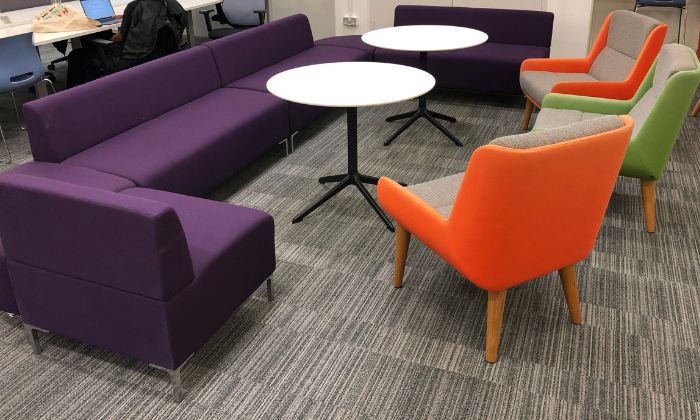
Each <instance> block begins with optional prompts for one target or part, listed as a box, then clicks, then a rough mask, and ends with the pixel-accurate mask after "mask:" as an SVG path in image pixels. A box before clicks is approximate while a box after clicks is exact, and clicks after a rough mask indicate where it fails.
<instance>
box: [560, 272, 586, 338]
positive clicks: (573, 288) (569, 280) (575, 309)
mask: <svg viewBox="0 0 700 420" xmlns="http://www.w3.org/2000/svg"><path fill="white" fill-rule="evenodd" d="M559 277H560V278H561V287H562V288H563V289H564V296H565V297H566V306H568V307H569V315H570V316H571V322H573V323H574V324H576V325H578V324H580V323H581V322H582V321H581V303H580V301H579V299H578V286H577V285H576V266H575V265H573V264H572V265H569V266H567V267H564V268H562V269H561V270H559Z"/></svg>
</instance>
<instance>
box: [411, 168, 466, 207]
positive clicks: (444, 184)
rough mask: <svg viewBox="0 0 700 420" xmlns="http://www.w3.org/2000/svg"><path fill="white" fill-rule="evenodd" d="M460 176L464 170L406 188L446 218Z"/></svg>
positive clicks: (453, 200)
mask: <svg viewBox="0 0 700 420" xmlns="http://www.w3.org/2000/svg"><path fill="white" fill-rule="evenodd" d="M462 178H464V172H461V173H458V174H454V175H450V176H446V177H444V178H438V179H434V180H432V181H428V182H424V183H422V184H416V185H411V186H409V187H407V188H408V190H409V191H411V192H412V193H414V194H415V195H417V196H418V197H420V198H421V199H422V200H423V201H425V202H426V203H428V204H430V205H431V206H432V207H433V208H435V210H437V211H438V213H440V214H441V215H443V216H444V217H445V218H448V217H449V216H450V212H451V211H452V205H453V204H454V202H455V200H456V199H457V192H458V191H459V186H460V185H461V184H462Z"/></svg>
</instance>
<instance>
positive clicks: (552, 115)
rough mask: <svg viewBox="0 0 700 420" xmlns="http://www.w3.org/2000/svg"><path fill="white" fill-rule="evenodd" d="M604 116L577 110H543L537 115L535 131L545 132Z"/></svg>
mask: <svg viewBox="0 0 700 420" xmlns="http://www.w3.org/2000/svg"><path fill="white" fill-rule="evenodd" d="M603 115H604V114H596V113H593V112H581V111H578V110H575V109H554V108H543V109H542V110H541V111H540V112H539V113H538V114H537V121H535V126H534V127H533V130H545V129H550V128H557V127H563V126H565V125H569V124H573V123H577V122H581V121H585V120H590V119H593V118H598V117H602V116H603Z"/></svg>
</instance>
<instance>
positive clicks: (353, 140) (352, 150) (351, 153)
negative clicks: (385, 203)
mask: <svg viewBox="0 0 700 420" xmlns="http://www.w3.org/2000/svg"><path fill="white" fill-rule="evenodd" d="M318 181H319V182H320V183H322V184H325V183H327V182H337V183H338V184H336V185H335V186H334V187H333V188H331V190H330V191H328V192H327V193H326V194H324V195H323V196H322V197H321V198H320V199H319V200H318V201H316V202H315V203H314V204H312V205H311V206H309V207H307V208H306V209H305V210H304V211H302V212H301V213H299V215H297V216H296V217H295V218H294V219H293V220H292V223H299V222H301V221H302V220H304V217H306V216H308V215H309V214H311V213H312V212H313V211H314V210H316V209H317V208H319V207H321V206H322V205H323V203H325V202H326V201H328V200H330V199H331V198H332V197H333V196H335V195H336V194H338V193H339V192H340V191H342V190H343V189H344V188H345V187H348V186H350V185H354V186H355V187H356V188H357V189H358V190H360V193H361V194H362V196H364V198H365V200H367V202H368V203H369V205H370V206H371V207H372V209H373V210H374V211H375V212H376V213H377V215H378V216H379V218H380V219H381V220H382V222H384V224H385V225H386V228H387V229H389V230H390V231H392V232H394V224H393V223H391V220H389V217H387V215H386V214H385V213H384V211H383V210H382V208H381V207H380V206H379V203H377V201H376V200H375V199H374V197H372V195H371V194H370V193H369V191H367V188H365V186H364V185H363V184H374V185H376V184H377V182H378V181H379V179H378V178H376V177H372V176H367V175H363V174H361V173H360V171H359V169H358V165H357V108H354V107H351V108H348V172H347V173H346V174H340V175H331V176H324V177H321V178H319V180H318Z"/></svg>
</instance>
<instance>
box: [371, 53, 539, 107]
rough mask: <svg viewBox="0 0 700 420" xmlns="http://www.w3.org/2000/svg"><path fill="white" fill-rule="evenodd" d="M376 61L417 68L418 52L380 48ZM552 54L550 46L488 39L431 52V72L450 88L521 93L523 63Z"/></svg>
mask: <svg viewBox="0 0 700 420" xmlns="http://www.w3.org/2000/svg"><path fill="white" fill-rule="evenodd" d="M374 56H375V60H376V61H381V62H386V63H396V64H404V65H408V66H413V67H418V53H414V52H410V51H394V50H385V49H377V51H376V52H375V54H374ZM546 57H549V48H545V47H535V46H528V45H513V44H496V43H492V42H488V43H486V44H482V45H479V46H476V47H472V48H467V49H463V50H455V51H440V52H433V53H430V54H428V72H429V73H430V74H432V75H433V76H434V77H435V79H436V82H437V85H438V86H440V87H442V88H449V89H466V90H475V91H481V92H498V93H508V94H514V95H520V94H521V93H522V90H521V88H520V82H519V73H520V64H521V63H522V62H523V60H525V59H526V58H546Z"/></svg>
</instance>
